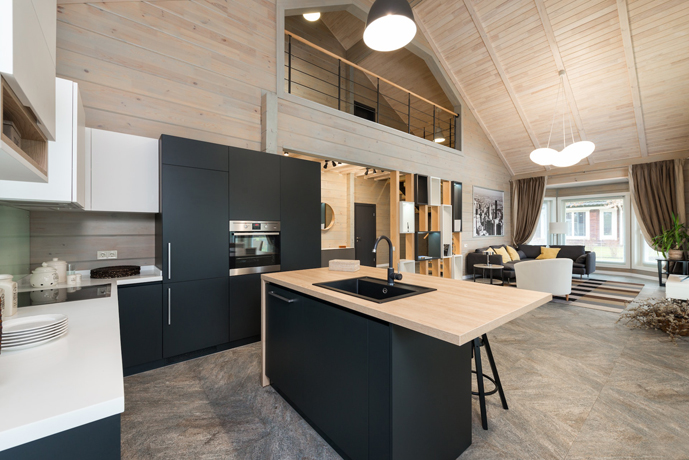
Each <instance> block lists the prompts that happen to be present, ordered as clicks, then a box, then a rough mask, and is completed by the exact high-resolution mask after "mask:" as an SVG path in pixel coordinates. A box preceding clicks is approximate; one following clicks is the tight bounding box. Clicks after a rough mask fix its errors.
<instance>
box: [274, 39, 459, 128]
mask: <svg viewBox="0 0 689 460" xmlns="http://www.w3.org/2000/svg"><path fill="white" fill-rule="evenodd" d="M285 35H288V36H290V37H292V38H294V39H295V40H298V41H300V42H302V43H304V44H305V45H308V46H310V47H311V48H313V49H315V50H318V51H320V52H321V53H323V54H327V55H328V56H330V57H332V58H334V59H339V60H341V61H342V62H343V63H345V64H348V65H350V66H352V67H354V68H355V69H359V70H361V71H362V72H364V73H366V74H368V75H370V76H372V77H374V78H379V79H380V81H384V82H385V83H387V84H388V85H392V86H394V87H395V88H397V89H400V90H402V91H404V92H405V93H409V94H411V95H412V96H414V97H415V98H417V99H421V100H422V101H424V102H427V103H429V104H431V105H433V106H435V107H437V108H439V109H440V110H444V111H445V112H447V113H449V114H450V115H453V116H455V117H456V116H458V115H457V114H456V113H454V112H453V111H452V110H448V109H446V108H445V107H443V106H441V105H438V104H436V103H435V102H431V101H429V100H428V99H426V98H425V97H423V96H419V95H418V94H416V93H414V92H412V91H409V90H408V89H405V88H402V87H401V86H400V85H398V84H396V83H393V82H391V81H390V80H388V79H387V78H383V77H381V76H380V75H378V74H376V73H373V72H371V71H370V70H366V69H364V68H363V67H361V66H359V65H357V64H355V63H353V62H351V61H348V60H347V59H343V58H342V57H341V56H338V55H337V54H335V53H331V52H330V51H328V50H326V49H325V48H321V47H320V46H318V45H315V44H313V43H311V42H310V41H308V40H306V39H305V38H302V37H300V36H299V35H296V34H294V33H292V32H290V31H288V30H285Z"/></svg>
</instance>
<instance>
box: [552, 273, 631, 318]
mask: <svg viewBox="0 0 689 460" xmlns="http://www.w3.org/2000/svg"><path fill="white" fill-rule="evenodd" d="M643 288H644V285H643V284H637V283H626V282H623V281H608V280H599V279H583V280H582V279H572V293H571V294H570V295H569V302H568V301H567V300H565V298H564V297H558V296H553V301H554V302H558V303H565V304H568V305H572V306H575V307H584V308H591V309H594V310H603V311H610V312H613V313H621V312H622V311H623V310H624V309H625V308H626V306H627V303H628V302H631V301H632V300H634V299H635V298H636V296H638V295H639V293H640V292H641V290H642V289H643Z"/></svg>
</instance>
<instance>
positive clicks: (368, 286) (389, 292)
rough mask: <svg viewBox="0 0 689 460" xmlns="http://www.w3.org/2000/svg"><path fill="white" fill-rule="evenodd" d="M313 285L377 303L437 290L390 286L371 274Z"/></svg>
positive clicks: (398, 285) (401, 285)
mask: <svg viewBox="0 0 689 460" xmlns="http://www.w3.org/2000/svg"><path fill="white" fill-rule="evenodd" d="M313 285H314V286H319V287H322V288H326V289H330V290H331V291H337V292H341V293H343V294H349V295H353V296H354V297H359V298H361V299H365V300H369V301H371V302H377V303H385V302H391V301H393V300H399V299H404V298H405V297H411V296H414V295H419V294H425V293H426V292H431V291H435V289H433V288H428V287H423V286H413V285H411V284H404V283H395V285H394V286H388V283H387V282H386V281H384V280H380V279H378V278H371V277H370V276H364V277H361V278H349V279H346V280H338V281H329V282H327V283H314V284H313Z"/></svg>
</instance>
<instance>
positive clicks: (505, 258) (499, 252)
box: [495, 248, 512, 264]
mask: <svg viewBox="0 0 689 460" xmlns="http://www.w3.org/2000/svg"><path fill="white" fill-rule="evenodd" d="M495 253H496V254H497V255H499V256H502V263H503V264H505V263H507V262H509V261H511V260H512V259H511V258H510V255H509V254H508V253H507V251H506V250H505V248H495Z"/></svg>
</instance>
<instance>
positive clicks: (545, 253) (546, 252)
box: [536, 248, 560, 260]
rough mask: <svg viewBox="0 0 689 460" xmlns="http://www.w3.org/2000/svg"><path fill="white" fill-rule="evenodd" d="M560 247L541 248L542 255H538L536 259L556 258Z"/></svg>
mask: <svg viewBox="0 0 689 460" xmlns="http://www.w3.org/2000/svg"><path fill="white" fill-rule="evenodd" d="M558 252H560V248H541V255H540V256H538V257H536V260H543V259H555V258H556V257H557V253H558Z"/></svg>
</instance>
